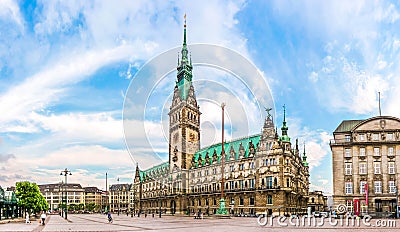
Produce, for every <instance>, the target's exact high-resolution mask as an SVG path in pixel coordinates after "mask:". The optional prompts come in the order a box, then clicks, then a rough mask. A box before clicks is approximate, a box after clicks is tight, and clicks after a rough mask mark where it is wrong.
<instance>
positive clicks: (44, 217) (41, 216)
mask: <svg viewBox="0 0 400 232" xmlns="http://www.w3.org/2000/svg"><path fill="white" fill-rule="evenodd" d="M40 218H41V219H42V225H44V221H45V220H46V213H45V212H44V211H43V213H42V215H40Z"/></svg>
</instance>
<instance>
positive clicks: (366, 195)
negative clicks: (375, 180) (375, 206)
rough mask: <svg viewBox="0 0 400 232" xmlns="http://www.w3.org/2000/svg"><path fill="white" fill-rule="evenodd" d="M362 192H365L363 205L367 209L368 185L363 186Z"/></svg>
mask: <svg viewBox="0 0 400 232" xmlns="http://www.w3.org/2000/svg"><path fill="white" fill-rule="evenodd" d="M364 192H365V204H366V205H367V207H368V184H364Z"/></svg>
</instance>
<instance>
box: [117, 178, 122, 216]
mask: <svg viewBox="0 0 400 232" xmlns="http://www.w3.org/2000/svg"><path fill="white" fill-rule="evenodd" d="M117 182H118V185H117V186H118V188H117V189H118V216H119V206H120V203H121V201H120V199H119V191H121V189H120V186H119V177H118V178H117Z"/></svg>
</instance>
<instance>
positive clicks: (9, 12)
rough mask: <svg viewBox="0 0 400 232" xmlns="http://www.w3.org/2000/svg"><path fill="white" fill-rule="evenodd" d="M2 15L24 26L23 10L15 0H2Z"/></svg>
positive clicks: (0, 14) (0, 4)
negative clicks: (21, 10)
mask: <svg viewBox="0 0 400 232" xmlns="http://www.w3.org/2000/svg"><path fill="white" fill-rule="evenodd" d="M0 17H1V18H3V19H6V20H9V19H11V20H12V21H14V22H15V23H16V24H17V25H18V26H19V27H21V28H23V26H24V25H23V24H24V22H23V18H22V16H21V12H20V10H19V7H18V5H17V3H16V2H15V1H12V0H2V1H0Z"/></svg>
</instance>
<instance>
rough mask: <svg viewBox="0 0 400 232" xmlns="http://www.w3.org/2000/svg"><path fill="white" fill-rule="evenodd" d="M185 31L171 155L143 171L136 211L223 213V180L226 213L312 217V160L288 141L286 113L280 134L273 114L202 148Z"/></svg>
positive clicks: (135, 190)
mask: <svg viewBox="0 0 400 232" xmlns="http://www.w3.org/2000/svg"><path fill="white" fill-rule="evenodd" d="M183 33H184V35H183V46H182V50H181V59H180V61H179V64H178V67H177V80H176V85H175V88H174V94H173V98H172V103H171V107H170V110H169V114H168V115H169V158H168V161H167V162H164V163H161V164H159V165H157V166H154V167H152V168H150V169H147V170H141V169H140V168H139V165H138V166H137V167H136V171H135V176H134V182H133V184H132V187H131V190H130V204H129V211H133V212H135V213H136V214H137V213H139V212H143V213H144V212H147V213H156V214H158V213H160V212H161V213H162V214H193V213H197V212H202V213H204V214H206V215H207V214H208V215H212V214H215V213H216V212H217V210H218V209H219V204H220V198H221V190H222V186H221V184H222V183H224V186H223V187H224V198H225V202H226V210H227V211H228V212H229V213H230V214H233V215H236V214H242V215H245V214H247V215H252V214H256V213H261V212H263V213H265V212H267V213H268V214H269V215H271V214H276V215H277V214H280V215H283V214H286V215H287V214H293V213H305V212H306V210H307V202H308V200H309V199H308V192H309V167H308V163H307V156H306V152H305V149H304V151H303V152H301V151H300V149H299V145H298V140H297V139H296V140H295V143H294V144H292V142H291V138H290V137H289V136H288V126H287V122H286V112H285V109H284V114H283V115H284V116H283V123H282V127H281V133H280V135H279V134H278V129H277V126H276V125H275V122H274V118H273V116H272V115H271V114H269V112H268V114H267V116H266V118H265V121H264V125H260V127H262V130H261V131H262V132H261V133H260V134H255V135H251V136H247V137H243V138H238V139H233V140H232V141H227V142H224V144H223V145H222V144H221V143H217V144H213V145H211V146H208V147H204V148H201V147H200V138H201V134H200V120H201V119H200V118H201V114H202V113H201V112H200V106H199V104H198V102H197V99H196V94H195V89H194V86H193V84H192V79H193V78H194V77H193V75H192V70H193V65H192V61H191V58H189V57H188V47H187V43H186V23H185V25H184V32H183ZM203 113H207V112H203ZM222 146H224V151H225V152H224V155H223V154H222V150H223V149H222ZM222 159H225V160H224V162H223V163H224V171H222V173H221V170H222V168H221V164H222ZM222 177H224V178H222ZM222 179H224V181H223V182H222Z"/></svg>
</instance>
